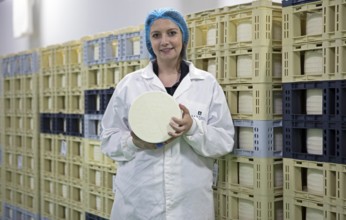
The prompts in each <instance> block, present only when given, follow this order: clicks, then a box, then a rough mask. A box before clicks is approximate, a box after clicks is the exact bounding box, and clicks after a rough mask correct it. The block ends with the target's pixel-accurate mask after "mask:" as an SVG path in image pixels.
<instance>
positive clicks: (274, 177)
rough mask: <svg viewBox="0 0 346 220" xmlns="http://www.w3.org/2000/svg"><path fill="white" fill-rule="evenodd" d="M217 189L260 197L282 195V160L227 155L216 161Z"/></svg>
mask: <svg viewBox="0 0 346 220" xmlns="http://www.w3.org/2000/svg"><path fill="white" fill-rule="evenodd" d="M218 170H219V171H218V180H217V189H225V190H231V191H234V192H239V193H248V194H256V195H257V194H258V195H261V196H266V195H271V194H272V195H275V196H280V195H282V194H283V165H282V158H257V157H239V156H233V155H227V156H224V157H222V158H220V159H218Z"/></svg>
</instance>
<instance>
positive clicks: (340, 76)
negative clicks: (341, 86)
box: [282, 39, 346, 82]
mask: <svg viewBox="0 0 346 220" xmlns="http://www.w3.org/2000/svg"><path fill="white" fill-rule="evenodd" d="M282 55H283V56H282V59H283V60H282V61H283V62H282V63H283V65H282V81H283V82H296V81H299V82H300V81H322V80H344V79H346V64H345V62H341V60H345V58H346V39H336V40H333V39H331V40H330V39H328V40H323V41H312V42H308V43H304V44H294V45H292V46H284V47H283V51H282Z"/></svg>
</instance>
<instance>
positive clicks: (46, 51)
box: [40, 44, 61, 72]
mask: <svg viewBox="0 0 346 220" xmlns="http://www.w3.org/2000/svg"><path fill="white" fill-rule="evenodd" d="M59 48H61V45H60V44H56V45H51V46H48V47H45V48H41V50H40V58H41V59H40V66H41V71H43V72H49V71H53V70H54V69H55V67H56V65H57V63H56V51H57V50H58V49H59Z"/></svg>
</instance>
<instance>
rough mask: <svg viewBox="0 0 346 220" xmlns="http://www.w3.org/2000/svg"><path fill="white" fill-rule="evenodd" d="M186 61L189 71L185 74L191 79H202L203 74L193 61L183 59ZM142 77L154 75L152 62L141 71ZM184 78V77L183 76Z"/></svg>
mask: <svg viewBox="0 0 346 220" xmlns="http://www.w3.org/2000/svg"><path fill="white" fill-rule="evenodd" d="M185 62H186V63H187V65H188V66H189V73H188V75H187V76H190V77H189V78H190V79H191V80H194V79H204V78H205V76H204V75H203V74H201V71H200V70H198V69H197V68H196V67H195V66H194V65H193V63H191V62H189V61H185ZM142 77H143V78H144V79H152V78H154V77H155V73H154V70H153V64H152V62H150V63H149V64H148V65H147V66H146V67H145V68H144V71H143V72H142ZM185 78H186V77H185Z"/></svg>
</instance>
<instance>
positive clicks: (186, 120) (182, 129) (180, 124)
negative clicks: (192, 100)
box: [169, 104, 193, 137]
mask: <svg viewBox="0 0 346 220" xmlns="http://www.w3.org/2000/svg"><path fill="white" fill-rule="evenodd" d="M179 108H180V109H181V110H182V111H183V115H182V118H181V119H179V118H176V117H173V118H172V120H171V122H170V123H169V125H170V126H171V127H172V128H173V130H174V132H169V135H171V136H172V137H179V136H181V135H183V134H185V133H186V132H188V131H189V130H190V128H191V126H192V123H193V119H192V118H191V116H190V112H189V109H187V108H186V106H185V105H183V104H179Z"/></svg>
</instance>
